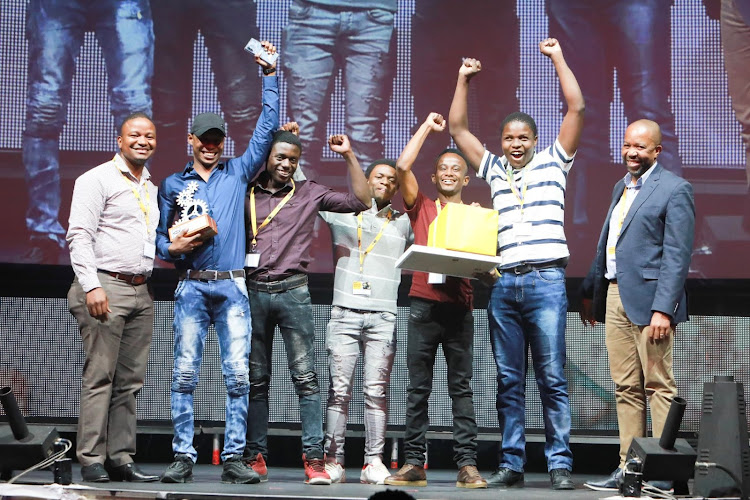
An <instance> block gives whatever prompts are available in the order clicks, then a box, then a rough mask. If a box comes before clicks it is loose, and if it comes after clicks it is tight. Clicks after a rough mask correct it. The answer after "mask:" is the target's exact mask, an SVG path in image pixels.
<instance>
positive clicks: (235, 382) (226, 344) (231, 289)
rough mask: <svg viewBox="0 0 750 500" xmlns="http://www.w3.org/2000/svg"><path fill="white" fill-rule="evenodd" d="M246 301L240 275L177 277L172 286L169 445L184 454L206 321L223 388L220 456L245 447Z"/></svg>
mask: <svg viewBox="0 0 750 500" xmlns="http://www.w3.org/2000/svg"><path fill="white" fill-rule="evenodd" d="M250 321H251V320H250V306H249V305H248V302H247V289H246V288H245V282H244V280H242V279H241V278H236V279H230V280H217V281H200V280H182V281H180V282H179V284H178V285H177V290H176V291H175V304H174V370H173V372H172V424H173V425H174V438H173V440H172V449H173V451H174V452H175V454H177V453H184V454H187V455H189V456H190V457H191V458H192V459H193V461H194V462H195V460H196V459H197V458H198V454H197V453H196V451H195V448H194V447H193V429H194V419H193V392H194V391H195V387H196V386H197V385H198V375H199V373H200V366H201V360H202V359H203V348H204V346H205V344H206V335H207V334H208V327H209V325H210V324H212V323H213V324H214V326H215V328H216V335H217V337H218V340H219V349H220V352H221V373H222V375H223V376H224V384H225V385H226V389H227V398H226V428H225V431H224V432H225V434H224V450H223V451H222V453H221V457H222V459H224V458H226V457H227V456H229V455H239V454H242V451H243V450H244V448H245V427H246V421H247V394H248V392H249V388H250V381H249V377H248V354H249V349H250V324H251V323H250Z"/></svg>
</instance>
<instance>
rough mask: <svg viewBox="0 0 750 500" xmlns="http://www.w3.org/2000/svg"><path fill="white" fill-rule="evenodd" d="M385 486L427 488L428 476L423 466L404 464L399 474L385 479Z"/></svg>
mask: <svg viewBox="0 0 750 500" xmlns="http://www.w3.org/2000/svg"><path fill="white" fill-rule="evenodd" d="M475 470H476V468H475ZM385 484H390V485H391V486H427V475H426V474H425V473H424V467H422V466H421V465H414V464H404V466H403V467H401V469H400V470H399V471H398V472H397V473H395V474H394V475H392V476H388V477H387V478H385Z"/></svg>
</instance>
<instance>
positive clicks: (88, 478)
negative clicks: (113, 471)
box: [81, 464, 109, 483]
mask: <svg viewBox="0 0 750 500" xmlns="http://www.w3.org/2000/svg"><path fill="white" fill-rule="evenodd" d="M81 478H82V479H83V480H84V481H85V482H87V483H107V482H109V475H108V474H107V471H106V470H104V465H103V464H91V465H84V466H83V467H81Z"/></svg>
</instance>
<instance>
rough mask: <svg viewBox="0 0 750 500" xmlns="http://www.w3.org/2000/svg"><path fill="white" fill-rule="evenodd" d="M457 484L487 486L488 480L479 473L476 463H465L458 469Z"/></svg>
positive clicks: (464, 486) (476, 486) (462, 486)
mask: <svg viewBox="0 0 750 500" xmlns="http://www.w3.org/2000/svg"><path fill="white" fill-rule="evenodd" d="M456 486H457V487H459V488H486V487H487V481H485V480H484V479H482V476H480V475H479V471H478V470H477V466H476V465H464V466H463V467H461V468H460V469H459V470H458V477H457V478H456Z"/></svg>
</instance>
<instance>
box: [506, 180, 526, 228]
mask: <svg viewBox="0 0 750 500" xmlns="http://www.w3.org/2000/svg"><path fill="white" fill-rule="evenodd" d="M507 173H508V178H509V179H510V182H509V183H508V184H510V190H511V191H513V194H514V195H516V198H517V199H518V203H519V205H520V207H521V219H523V202H524V200H525V199H526V188H527V187H528V184H527V183H526V176H525V175H524V176H523V187H522V188H521V189H522V191H519V190H518V188H517V187H516V182H515V180H514V179H513V167H510V169H508V171H507Z"/></svg>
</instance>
